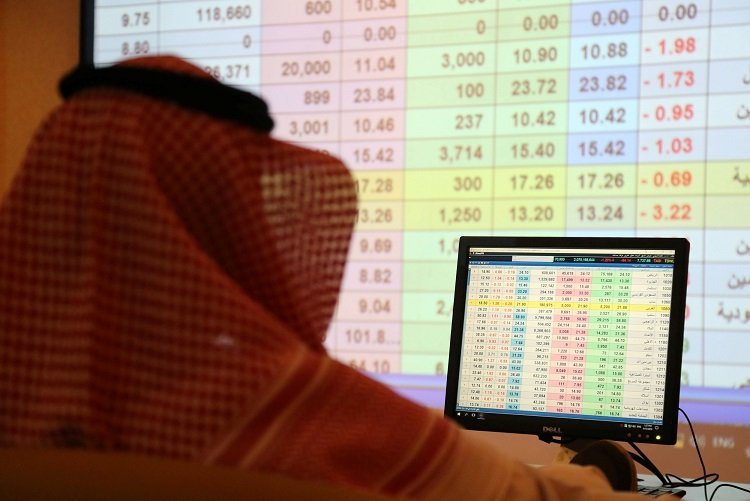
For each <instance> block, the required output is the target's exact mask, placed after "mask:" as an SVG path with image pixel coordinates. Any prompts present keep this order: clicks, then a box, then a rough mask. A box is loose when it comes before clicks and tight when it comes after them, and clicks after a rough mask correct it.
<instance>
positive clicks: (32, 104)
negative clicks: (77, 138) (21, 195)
mask: <svg viewBox="0 0 750 501" xmlns="http://www.w3.org/2000/svg"><path fill="white" fill-rule="evenodd" d="M79 9H80V0H0V196H2V195H3V194H4V193H5V191H6V189H7V187H8V184H9V183H10V180H11V178H12V176H13V174H14V173H15V171H16V169H17V168H18V166H19V164H20V162H21V159H22V158H23V154H24V151H25V149H26V146H27V145H28V143H29V140H30V139H31V136H32V134H33V133H34V130H35V129H36V127H37V126H38V125H39V123H40V122H41V121H42V119H43V118H44V117H45V116H46V115H47V114H48V113H49V112H50V110H51V109H52V108H54V106H55V105H56V104H57V103H59V102H60V100H59V97H58V94H57V82H58V80H59V79H60V77H61V76H62V75H63V74H64V73H65V72H66V71H67V70H69V69H70V68H72V67H73V66H75V64H76V63H77V62H78V24H79Z"/></svg>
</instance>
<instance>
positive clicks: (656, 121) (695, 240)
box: [638, 0, 726, 384]
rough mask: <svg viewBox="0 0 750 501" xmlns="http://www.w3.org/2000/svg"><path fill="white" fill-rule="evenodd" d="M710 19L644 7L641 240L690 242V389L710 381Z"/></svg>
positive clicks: (690, 9)
mask: <svg viewBox="0 0 750 501" xmlns="http://www.w3.org/2000/svg"><path fill="white" fill-rule="evenodd" d="M710 19H711V1H710V0H697V1H692V2H682V1H678V0H668V1H663V2H644V3H643V34H642V36H641V43H642V52H641V61H642V69H641V116H640V129H641V132H640V137H639V152H638V154H639V167H638V235H640V236H649V235H653V236H682V237H687V238H688V239H689V240H690V273H689V284H688V297H687V309H686V312H685V314H686V318H685V338H686V343H685V345H684V346H685V348H686V351H685V353H684V362H685V363H684V365H683V382H684V383H685V384H702V383H703V371H702V367H703V365H702V357H703V350H702V347H703V313H704V311H703V309H704V305H703V301H704V291H703V276H704V247H705V245H706V243H707V241H706V240H705V233H704V229H703V228H704V225H705V224H706V222H707V220H706V215H705V210H704V208H705V193H706V173H707V170H706V153H707V150H706V135H707V132H706V127H707V120H708V114H707V113H708V112H707V102H708V98H707V94H708V91H709V88H708V77H709V66H708V59H709V55H710V52H709V51H710V26H709V21H710ZM723 217H726V216H723Z"/></svg>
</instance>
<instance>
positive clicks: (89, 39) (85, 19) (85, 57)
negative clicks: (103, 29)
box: [78, 0, 95, 65]
mask: <svg viewBox="0 0 750 501" xmlns="http://www.w3.org/2000/svg"><path fill="white" fill-rule="evenodd" d="M94 4H95V2H94V0H81V32H80V34H79V35H80V36H79V41H78V42H79V46H78V62H79V64H87V65H93V64H94V6H95V5H94Z"/></svg>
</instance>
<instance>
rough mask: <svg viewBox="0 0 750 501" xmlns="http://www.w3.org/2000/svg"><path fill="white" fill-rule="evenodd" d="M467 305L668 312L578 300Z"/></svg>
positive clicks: (660, 308) (474, 302) (647, 306)
mask: <svg viewBox="0 0 750 501" xmlns="http://www.w3.org/2000/svg"><path fill="white" fill-rule="evenodd" d="M468 305H469V306H479V307H481V306H486V307H492V308H537V309H538V308H552V309H555V310H565V309H568V310H569V309H574V310H609V311H652V312H668V311H669V310H670V305H669V304H633V303H630V304H622V303H596V302H592V303H583V302H579V301H527V300H523V299H469V301H468Z"/></svg>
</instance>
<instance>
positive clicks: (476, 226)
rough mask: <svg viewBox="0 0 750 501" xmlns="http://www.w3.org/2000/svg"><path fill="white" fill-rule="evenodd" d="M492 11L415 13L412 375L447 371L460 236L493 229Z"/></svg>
mask: <svg viewBox="0 0 750 501" xmlns="http://www.w3.org/2000/svg"><path fill="white" fill-rule="evenodd" d="M494 3H495V2H494V0H488V1H485V2H464V1H459V0H436V1H431V2H411V3H410V4H409V26H408V30H409V40H408V46H409V50H408V53H407V74H408V89H407V102H406V106H407V112H406V130H405V132H406V134H405V140H406V166H405V169H404V294H403V304H404V311H403V332H402V336H403V346H404V353H403V358H402V361H403V366H402V369H403V371H404V372H406V373H431V374H436V373H438V374H440V373H443V371H444V370H445V367H446V363H447V347H448V338H449V333H450V316H451V313H452V298H453V292H452V291H453V286H454V278H455V259H456V257H455V252H456V249H457V243H458V237H459V236H460V235H466V234H477V233H484V234H486V233H488V232H489V231H490V228H491V212H492V211H491V206H492V170H491V168H490V165H491V162H492V134H493V120H494V110H493V104H492V100H493V95H492V94H493V88H494V82H495V81H494V75H493V70H494V66H493V61H494V40H495V28H494V26H493V20H494Z"/></svg>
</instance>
